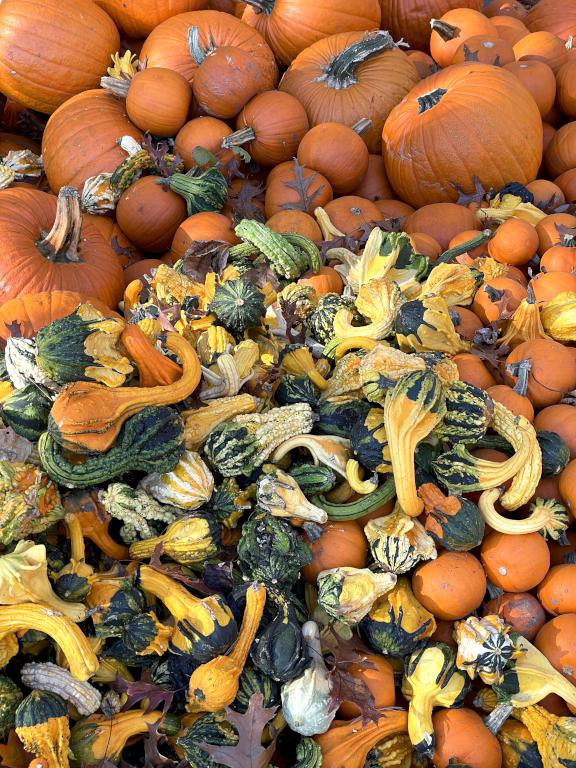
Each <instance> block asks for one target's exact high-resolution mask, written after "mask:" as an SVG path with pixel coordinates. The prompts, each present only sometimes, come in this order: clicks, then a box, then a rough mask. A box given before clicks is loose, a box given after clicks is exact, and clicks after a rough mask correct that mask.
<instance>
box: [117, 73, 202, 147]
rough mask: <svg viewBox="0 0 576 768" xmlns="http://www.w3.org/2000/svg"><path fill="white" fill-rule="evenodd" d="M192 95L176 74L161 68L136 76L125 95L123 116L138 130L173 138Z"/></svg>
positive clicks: (188, 87)
mask: <svg viewBox="0 0 576 768" xmlns="http://www.w3.org/2000/svg"><path fill="white" fill-rule="evenodd" d="M191 101H192V91H191V90H190V86H189V85H188V82H187V80H186V79H185V78H184V77H182V75H180V74H179V73H178V72H174V71H173V70H171V69H164V68H162V67H155V68H153V69H144V70H141V71H140V72H136V74H135V75H134V77H132V79H131V80H130V84H129V87H128V93H127V95H126V113H127V114H128V117H129V118H130V120H131V121H132V122H133V123H134V125H135V126H136V127H137V128H140V130H141V131H143V132H149V133H151V134H153V135H154V136H160V137H166V136H174V135H175V134H176V133H178V131H179V130H180V128H182V126H183V125H184V123H185V122H186V117H187V116H188V110H189V107H190V102H191Z"/></svg>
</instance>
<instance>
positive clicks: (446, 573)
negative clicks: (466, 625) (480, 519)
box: [412, 552, 486, 621]
mask: <svg viewBox="0 0 576 768" xmlns="http://www.w3.org/2000/svg"><path fill="white" fill-rule="evenodd" d="M412 589H413V590H414V594H415V595H416V597H417V599H418V600H419V601H420V602H421V603H422V605H423V606H424V608H427V609H428V610H429V611H430V612H431V613H433V614H434V616H437V617H438V618H439V619H445V620H447V621H455V620H456V619H461V618H463V617H464V616H468V614H469V613H472V611H475V610H476V608H478V607H479V606H480V604H481V603H482V600H483V599H484V593H485V592H486V576H485V575H484V571H483V570H482V566H481V565H480V563H479V562H478V560H477V559H476V558H475V557H474V555H471V554H470V553H469V552H441V553H440V554H439V555H438V558H437V559H436V560H430V561H428V562H427V563H424V564H422V565H420V566H419V567H418V568H417V569H416V571H415V572H414V574H413V576H412Z"/></svg>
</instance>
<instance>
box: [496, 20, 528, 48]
mask: <svg viewBox="0 0 576 768" xmlns="http://www.w3.org/2000/svg"><path fill="white" fill-rule="evenodd" d="M490 21H491V22H492V24H493V25H494V26H495V27H496V29H497V30H498V34H499V35H500V37H501V38H502V40H506V42H507V43H510V45H514V44H515V43H517V42H518V40H521V39H522V38H523V37H526V35H529V34H530V30H529V29H528V27H527V26H526V25H525V24H524V23H523V22H522V21H521V20H520V19H517V18H515V17H514V16H491V17H490Z"/></svg>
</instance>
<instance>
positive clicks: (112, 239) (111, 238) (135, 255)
mask: <svg viewBox="0 0 576 768" xmlns="http://www.w3.org/2000/svg"><path fill="white" fill-rule="evenodd" d="M85 215H86V216H87V218H88V220H89V221H91V222H92V223H93V224H94V226H95V227H96V229H98V230H99V231H100V233H101V234H102V235H104V237H105V239H106V240H107V241H108V242H109V243H110V245H111V246H112V248H114V250H115V251H116V252H117V254H118V261H119V262H120V265H121V266H122V267H128V266H129V265H130V264H133V263H134V262H135V261H139V260H140V259H141V258H142V253H141V252H140V251H139V250H138V248H136V246H135V245H134V243H132V242H130V240H128V238H127V237H126V235H125V234H124V232H122V230H121V229H120V227H119V226H118V222H117V221H115V220H114V219H110V218H108V216H91V215H90V214H85Z"/></svg>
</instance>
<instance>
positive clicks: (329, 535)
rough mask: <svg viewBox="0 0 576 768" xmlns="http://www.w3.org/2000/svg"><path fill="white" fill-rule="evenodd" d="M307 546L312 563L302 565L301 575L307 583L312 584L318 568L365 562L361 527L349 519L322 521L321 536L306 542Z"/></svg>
mask: <svg viewBox="0 0 576 768" xmlns="http://www.w3.org/2000/svg"><path fill="white" fill-rule="evenodd" d="M308 546H309V547H310V549H311V550H312V562H310V563H309V564H308V565H306V566H304V568H302V576H303V578H304V579H305V580H306V581H307V582H309V583H311V584H315V583H316V577H317V576H318V574H319V573H320V571H326V570H328V569H329V568H338V567H343V566H350V567H352V568H364V566H365V565H366V559H367V557H368V541H367V539H366V537H365V536H364V531H363V530H362V528H361V527H360V526H359V525H358V523H356V522H354V521H353V520H347V521H343V522H339V523H336V522H334V523H326V525H324V526H323V531H322V536H320V538H319V539H316V540H315V541H309V542H308Z"/></svg>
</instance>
